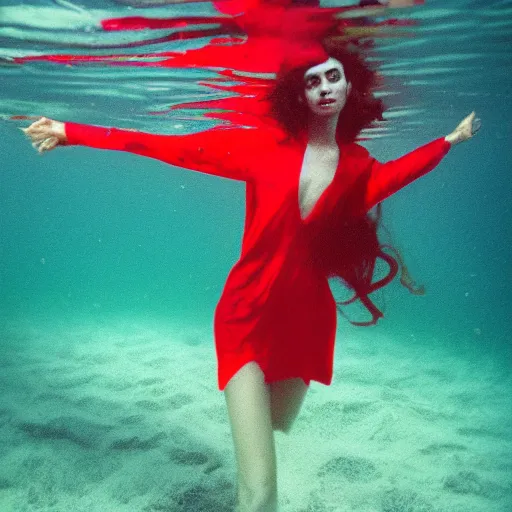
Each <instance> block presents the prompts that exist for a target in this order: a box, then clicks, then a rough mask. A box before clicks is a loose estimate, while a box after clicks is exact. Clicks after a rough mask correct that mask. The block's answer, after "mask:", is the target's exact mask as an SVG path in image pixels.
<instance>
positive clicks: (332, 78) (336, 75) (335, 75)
mask: <svg viewBox="0 0 512 512" xmlns="http://www.w3.org/2000/svg"><path fill="white" fill-rule="evenodd" d="M340 79H341V73H340V72H339V71H338V70H337V69H333V70H332V71H330V72H329V73H327V80H329V82H337V81H338V80H340Z"/></svg>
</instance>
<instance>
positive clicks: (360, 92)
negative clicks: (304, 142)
mask: <svg viewBox="0 0 512 512" xmlns="http://www.w3.org/2000/svg"><path fill="white" fill-rule="evenodd" d="M322 46H323V48H324V50H325V52H326V53H327V55H329V56H330V57H333V58H335V59H336V60H338V61H340V62H341V64H342V65H343V69H344V71H345V76H346V77H347V81H349V82H350V83H351V84H352V90H351V91H350V94H349V96H348V100H347V103H346V105H345V107H344V108H343V110H342V111H341V114H340V118H339V121H338V127H337V136H338V137H337V138H338V140H339V141H340V142H345V143H348V142H353V141H354V140H356V139H357V137H358V135H359V133H360V132H361V130H363V129H364V128H369V127H371V126H372V125H374V123H375V121H377V120H382V114H383V112H384V110H385V107H384V104H383V103H382V100H380V99H377V98H375V96H374V95H373V90H374V88H375V87H376V85H377V82H378V77H377V73H376V71H375V70H374V69H371V67H370V66H369V64H368V63H367V62H365V61H364V60H363V58H362V57H361V56H360V55H359V54H357V53H356V52H353V51H350V50H349V49H347V48H346V47H345V46H341V45H339V44H338V45H336V44H332V43H328V42H326V43H324V44H323V45H322ZM309 67H311V66H310V65H308V66H302V67H298V68H294V69H292V70H290V71H287V72H284V73H279V74H278V76H277V79H276V82H275V84H274V86H273V88H272V90H271V92H270V93H269V96H268V99H269V101H270V105H271V115H272V117H274V118H275V119H276V120H277V121H278V122H279V124H280V125H281V126H282V127H283V128H284V129H285V130H286V132H288V133H289V134H290V135H292V136H293V137H297V136H299V135H300V134H301V133H302V132H303V131H304V130H305V128H306V126H307V116H308V107H307V105H306V104H305V102H302V103H301V102H299V97H304V74H305V72H306V71H307V69H308V68H309Z"/></svg>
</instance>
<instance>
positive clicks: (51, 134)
mask: <svg viewBox="0 0 512 512" xmlns="http://www.w3.org/2000/svg"><path fill="white" fill-rule="evenodd" d="M21 130H22V131H23V133H24V134H25V135H26V136H27V137H28V138H29V139H30V140H31V141H32V147H33V148H35V149H37V151H39V153H44V152H45V151H51V150H52V149H54V148H56V147H57V146H59V145H62V144H66V142H67V138H66V131H65V129H64V123H61V122H60V121H54V120H53V119H48V118H46V117H42V118H41V119H39V120H38V121H36V122H35V123H32V124H31V125H30V126H29V127H28V128H21Z"/></svg>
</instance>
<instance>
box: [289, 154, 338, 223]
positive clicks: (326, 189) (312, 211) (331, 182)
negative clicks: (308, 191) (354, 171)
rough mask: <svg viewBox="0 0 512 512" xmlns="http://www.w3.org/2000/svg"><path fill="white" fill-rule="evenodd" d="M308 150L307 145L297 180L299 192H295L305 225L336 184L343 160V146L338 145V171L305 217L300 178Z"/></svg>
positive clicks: (300, 216)
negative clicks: (301, 199)
mask: <svg viewBox="0 0 512 512" xmlns="http://www.w3.org/2000/svg"><path fill="white" fill-rule="evenodd" d="M306 149H307V144H306V145H305V146H304V151H303V152H302V158H301V163H300V167H299V173H298V174H299V178H298V180H297V190H296V192H295V199H296V201H297V209H298V211H299V219H300V221H301V222H302V223H303V224H307V223H308V221H309V220H311V217H312V216H313V214H314V213H315V211H316V210H317V208H318V206H319V204H320V203H321V202H322V201H323V200H324V198H325V196H326V195H327V193H328V191H329V189H330V188H331V187H332V186H333V183H334V182H335V180H336V177H337V175H338V172H339V169H340V164H341V159H342V156H341V155H342V150H341V145H338V150H339V156H338V164H337V165H336V169H335V170H334V174H333V176H332V179H331V181H330V182H329V183H328V184H327V186H326V187H325V188H324V189H323V190H322V192H321V193H320V195H319V196H318V198H317V200H316V201H315V202H314V203H313V205H312V206H311V208H310V209H309V211H308V212H307V213H306V214H305V215H304V214H303V212H302V208H301V203H300V178H301V174H302V166H303V165H304V157H305V155H306Z"/></svg>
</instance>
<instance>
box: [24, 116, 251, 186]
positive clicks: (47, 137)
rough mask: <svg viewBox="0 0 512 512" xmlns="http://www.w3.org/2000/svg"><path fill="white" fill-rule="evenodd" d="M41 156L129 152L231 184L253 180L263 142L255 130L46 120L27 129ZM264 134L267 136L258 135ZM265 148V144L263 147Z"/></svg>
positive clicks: (26, 131) (27, 133) (41, 120)
mask: <svg viewBox="0 0 512 512" xmlns="http://www.w3.org/2000/svg"><path fill="white" fill-rule="evenodd" d="M24 132H25V134H26V135H28V136H29V137H30V138H31V139H32V144H33V146H34V147H35V148H36V149H38V151H39V152H40V153H44V152H46V151H50V150H52V149H54V148H55V147H57V146H59V145H84V146H88V147H92V148H98V149H109V150H114V151H128V152H130V153H135V154H138V155H142V156H147V157H150V158H155V159H158V160H162V161H163V162H166V163H169V164H172V165H175V166H178V167H184V168H187V169H192V170H196V171H200V172H204V173H207V174H214V175H217V176H222V177H226V178H231V179H237V180H243V181H249V180H250V179H251V177H252V176H251V166H250V163H251V160H252V159H251V151H252V153H254V152H255V150H256V144H257V141H258V139H259V137H258V136H256V137H255V133H254V130H253V129H243V128H226V129H222V128H215V129H212V130H207V131H204V132H200V133H195V134H190V135H153V134H150V133H144V132H138V131H132V130H120V129H117V128H104V127H100V126H90V125H84V124H77V123H61V122H59V121H54V120H52V119H46V118H43V119H40V120H39V121H37V122H36V123H33V124H32V125H31V126H29V127H28V128H26V129H25V130H24ZM258 135H261V134H258ZM259 146H261V144H259Z"/></svg>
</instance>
